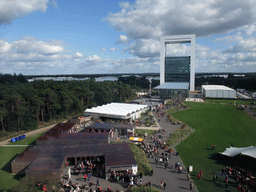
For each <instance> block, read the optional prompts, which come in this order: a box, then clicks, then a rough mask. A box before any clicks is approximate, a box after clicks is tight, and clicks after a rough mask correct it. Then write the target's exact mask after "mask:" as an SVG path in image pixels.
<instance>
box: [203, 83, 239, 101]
mask: <svg viewBox="0 0 256 192" xmlns="http://www.w3.org/2000/svg"><path fill="white" fill-rule="evenodd" d="M202 95H203V97H205V98H232V99H234V98H235V97H236V91H235V90H234V89H231V88H229V87H226V86H224V85H202Z"/></svg>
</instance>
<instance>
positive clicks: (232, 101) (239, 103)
mask: <svg viewBox="0 0 256 192" xmlns="http://www.w3.org/2000/svg"><path fill="white" fill-rule="evenodd" d="M205 101H206V102H211V103H216V102H219V103H226V104H229V103H232V104H234V103H235V102H236V103H237V104H238V105H241V104H245V105H255V104H256V100H254V101H248V100H234V99H229V100H226V99H205ZM252 103H254V104H252Z"/></svg>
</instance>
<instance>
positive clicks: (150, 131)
mask: <svg viewBox="0 0 256 192" xmlns="http://www.w3.org/2000/svg"><path fill="white" fill-rule="evenodd" d="M145 133H147V137H150V136H151V135H154V134H155V130H148V129H139V128H137V129H136V130H135V134H138V136H139V137H144V136H145Z"/></svg>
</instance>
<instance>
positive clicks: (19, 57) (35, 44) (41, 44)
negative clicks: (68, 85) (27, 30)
mask: <svg viewBox="0 0 256 192" xmlns="http://www.w3.org/2000/svg"><path fill="white" fill-rule="evenodd" d="M65 46H66V45H65V44H64V43H63V42H62V41H59V40H51V41H48V42H45V41H39V40H37V39H35V38H34V37H30V36H26V37H23V38H22V39H20V40H16V41H12V42H7V41H6V40H3V39H2V40H0V53H1V54H0V65H1V68H2V69H4V70H3V72H5V71H6V72H8V71H9V72H8V73H10V71H14V72H17V70H18V71H21V72H25V73H26V74H27V73H32V74H33V72H32V71H33V70H34V72H35V73H41V74H42V72H43V71H45V73H49V72H47V70H50V71H52V70H53V71H54V70H56V68H55V69H54V67H57V68H58V70H59V69H63V70H68V69H69V67H70V66H74V65H75V64H78V63H77V62H78V61H80V59H83V58H84V56H83V54H82V53H79V52H75V53H73V52H70V51H65ZM40 69H41V70H40ZM26 70H28V71H26ZM62 73H63V72H62Z"/></svg>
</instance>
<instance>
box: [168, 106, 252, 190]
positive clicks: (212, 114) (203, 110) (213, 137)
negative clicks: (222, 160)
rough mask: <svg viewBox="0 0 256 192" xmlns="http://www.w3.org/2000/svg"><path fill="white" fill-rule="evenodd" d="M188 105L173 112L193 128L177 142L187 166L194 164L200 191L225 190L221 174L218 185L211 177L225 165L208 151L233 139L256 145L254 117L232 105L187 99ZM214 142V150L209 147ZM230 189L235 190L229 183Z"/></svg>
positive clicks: (243, 144)
mask: <svg viewBox="0 0 256 192" xmlns="http://www.w3.org/2000/svg"><path fill="white" fill-rule="evenodd" d="M186 104H187V105H188V106H189V107H190V109H187V110H184V111H180V112H177V113H173V114H172V115H173V116H174V117H176V118H177V119H179V120H181V121H183V122H184V123H186V124H187V125H189V126H190V127H192V128H193V129H195V132H194V133H193V134H192V135H191V136H189V137H188V138H187V139H186V140H184V141H183V142H181V143H180V144H179V145H178V146H176V149H177V151H179V152H180V157H181V158H182V160H183V162H184V164H185V165H186V166H189V165H193V167H194V172H192V178H193V179H194V181H195V183H196V185H197V187H198V190H199V191H211V192H212V191H216V192H219V191H226V189H225V185H224V183H223V182H222V180H223V179H222V178H220V183H219V184H218V186H216V185H215V184H213V182H212V177H213V174H214V173H217V172H218V171H219V170H220V169H222V168H223V167H224V165H220V164H218V163H217V162H216V160H214V159H212V158H211V155H213V154H214V153H218V152H223V151H224V150H225V149H226V147H230V144H231V143H233V145H234V147H247V146H251V145H253V146H255V138H256V121H255V120H254V119H253V118H252V117H250V116H249V115H248V114H246V113H245V112H244V111H241V110H237V109H236V106H234V105H222V104H213V103H192V102H187V103H186ZM211 145H216V150H214V151H212V150H211ZM200 169H202V170H203V176H204V177H203V179H202V180H197V178H196V175H197V174H198V173H199V171H200ZM228 190H229V191H237V189H236V188H234V187H233V186H229V188H228Z"/></svg>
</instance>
